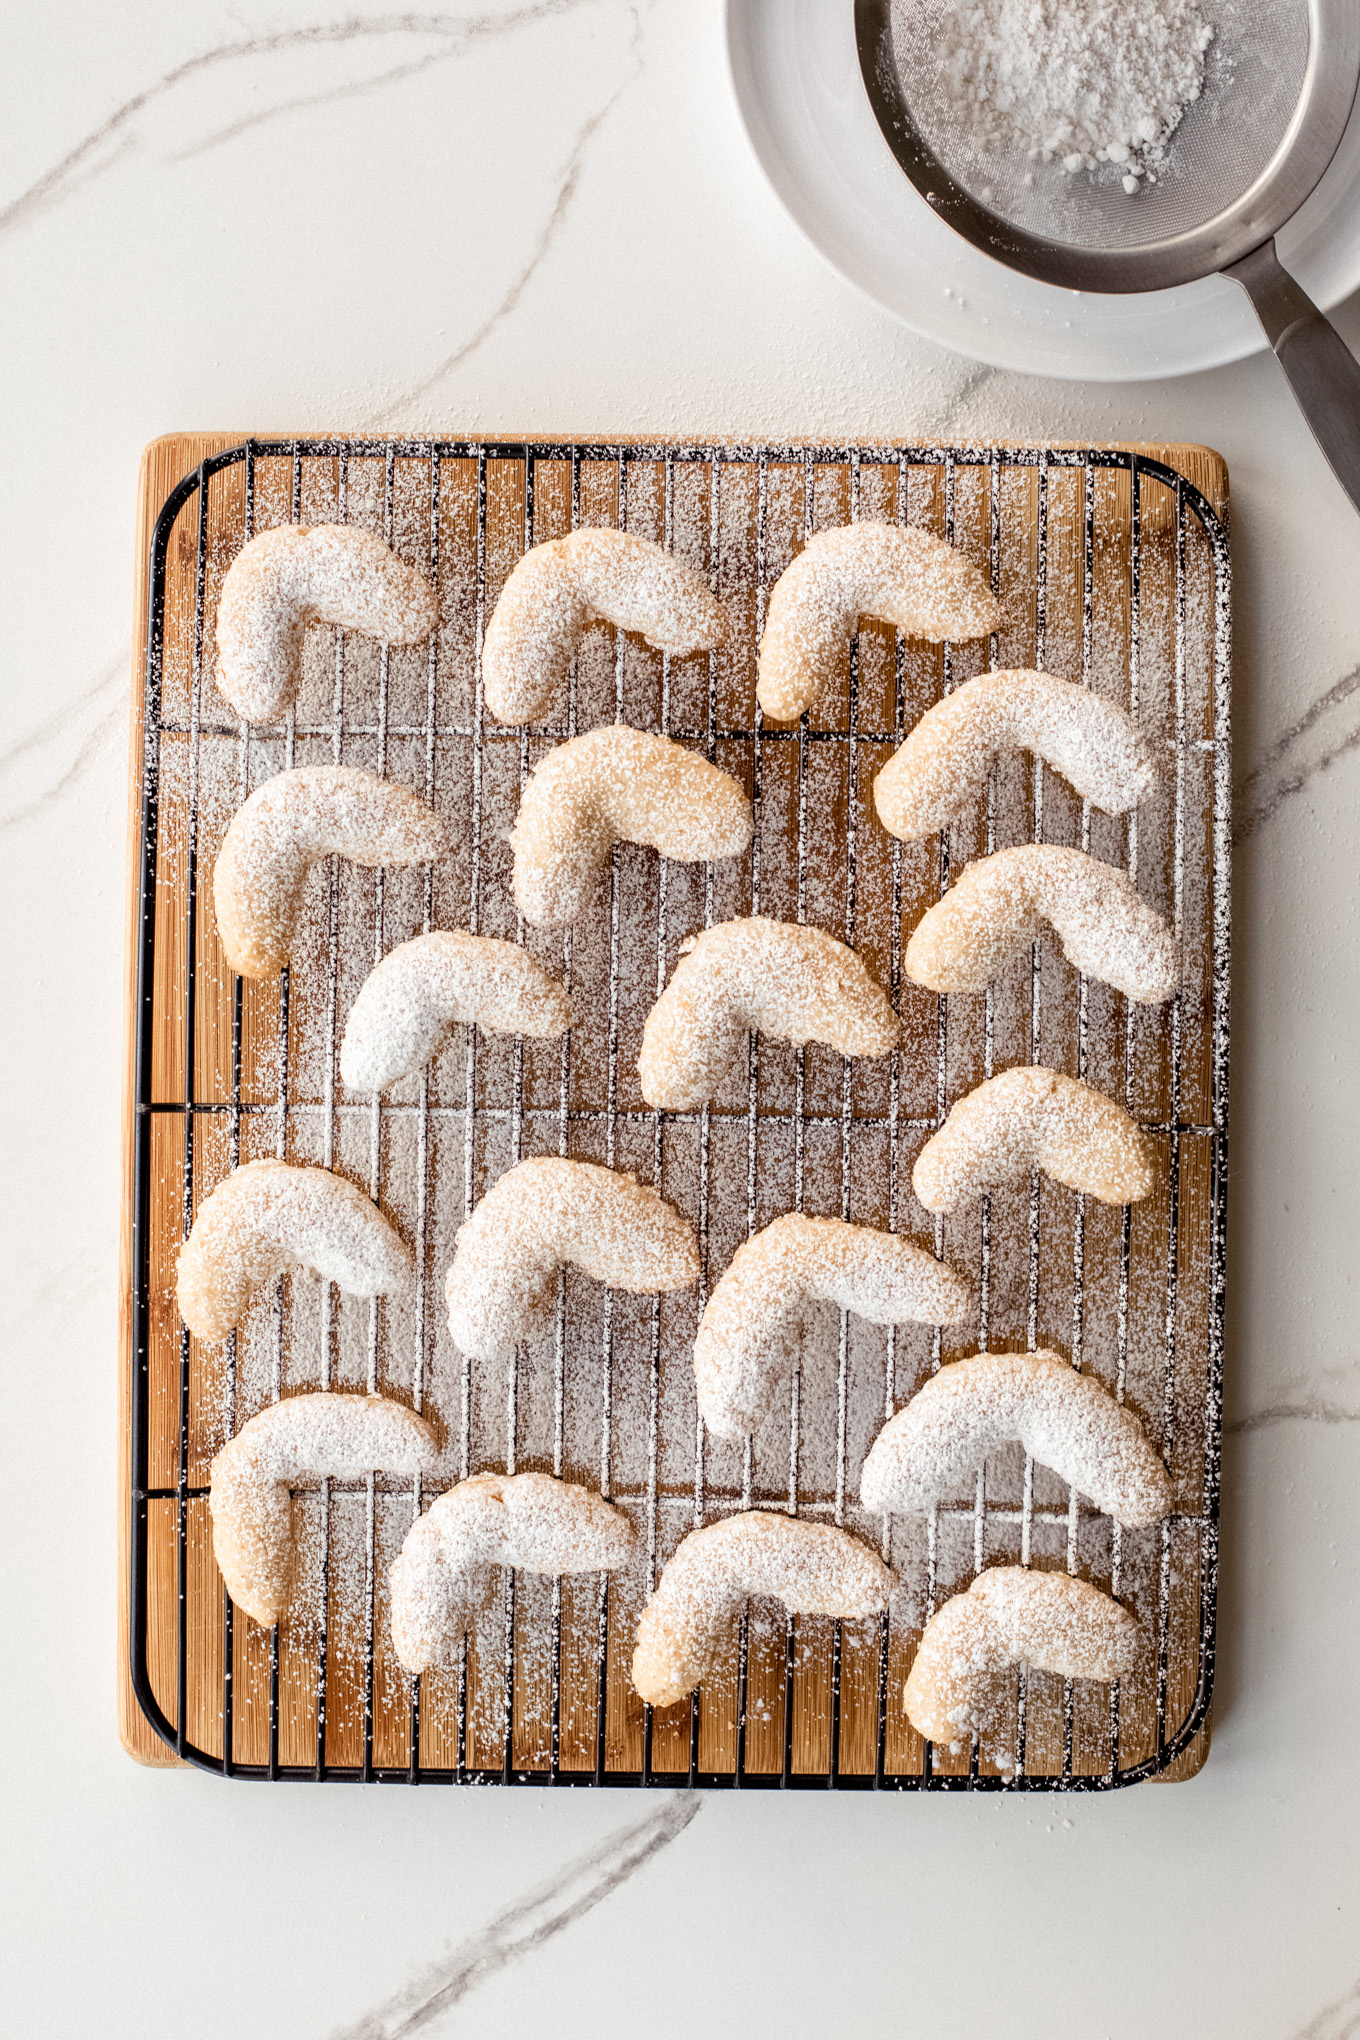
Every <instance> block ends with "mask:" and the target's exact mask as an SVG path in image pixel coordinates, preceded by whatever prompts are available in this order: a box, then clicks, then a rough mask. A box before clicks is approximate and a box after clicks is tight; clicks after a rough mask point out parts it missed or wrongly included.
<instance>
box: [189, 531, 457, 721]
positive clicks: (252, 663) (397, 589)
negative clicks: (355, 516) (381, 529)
mask: <svg viewBox="0 0 1360 2040" xmlns="http://www.w3.org/2000/svg"><path fill="white" fill-rule="evenodd" d="M438 621H439V599H438V597H437V596H436V594H435V592H434V589H433V588H432V587H431V586H430V584H429V582H428V581H426V580H423V579H422V578H421V576H420V575H419V574H418V573H416V571H415V569H414V568H413V567H408V566H406V565H405V564H404V563H403V562H402V561H401V560H399V559H398V558H397V556H396V554H395V553H394V552H393V551H392V549H391V547H390V546H386V545H384V544H383V542H382V540H381V539H380V538H376V537H375V536H374V534H373V533H372V532H371V531H360V530H358V529H357V528H356V527H355V526H353V525H349V524H312V525H307V524H284V525H280V526H279V528H278V529H277V530H275V531H262V532H261V533H260V535H259V537H258V538H252V539H251V541H250V543H249V544H248V545H243V546H242V548H241V550H240V552H239V553H237V555H236V558H235V559H234V560H233V561H232V563H231V565H230V567H229V568H228V569H227V573H226V577H225V579H224V580H223V582H222V593H221V595H220V597H219V598H218V604H217V672H216V680H217V685H218V687H219V689H220V690H221V692H222V693H223V694H224V695H225V696H226V698H227V700H228V701H229V702H230V703H231V705H232V707H233V708H234V709H236V710H237V711H238V713H239V714H240V715H242V716H244V717H245V719H246V721H247V722H277V721H279V719H280V718H281V717H282V716H283V715H284V714H286V712H287V710H288V707H289V705H290V703H291V702H292V700H293V697H294V695H295V694H296V693H297V690H298V682H299V680H300V679H301V677H302V634H303V632H304V631H305V630H306V628H307V625H308V624H309V623H332V624H338V625H339V627H340V628H341V629H342V630H357V631H362V632H363V634H364V635H365V636H366V637H374V638H377V639H378V640H379V641H380V642H381V643H382V644H385V645H418V644H419V643H420V642H421V640H422V639H423V638H427V637H428V636H429V635H430V632H431V631H432V630H433V629H434V627H435V624H436V623H437V622H438Z"/></svg>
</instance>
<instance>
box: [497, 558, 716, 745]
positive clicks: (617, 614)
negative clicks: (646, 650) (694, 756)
mask: <svg viewBox="0 0 1360 2040" xmlns="http://www.w3.org/2000/svg"><path fill="white" fill-rule="evenodd" d="M594 622H601V623H614V624H617V625H618V626H619V628H620V629H621V630H631V631H636V632H638V633H639V635H640V636H642V637H645V638H646V640H647V642H648V643H649V644H653V645H655V646H657V648H658V649H659V650H660V651H663V652H681V653H684V652H698V651H712V650H713V649H714V647H716V646H717V645H720V644H721V643H722V641H723V637H724V635H725V632H726V627H727V626H726V619H725V617H724V615H723V611H722V605H721V603H719V601H718V599H717V597H716V596H714V595H712V594H710V593H709V588H708V583H707V582H706V581H705V580H704V579H703V578H702V576H701V575H699V574H697V573H696V572H695V571H694V568H693V567H691V566H689V565H687V564H686V562H685V561H684V560H682V559H677V558H676V556H675V554H674V553H668V552H666V551H665V550H664V549H663V548H662V547H661V546H659V545H653V544H652V542H651V540H650V539H647V538H635V537H634V535H633V533H632V532H630V531H609V530H597V529H586V530H584V531H573V532H571V533H570V534H569V536H567V537H566V538H553V539H549V540H548V541H547V542H546V544H544V545H535V546H531V547H530V549H529V551H528V552H527V553H525V555H524V557H523V559H522V560H520V561H519V562H518V564H517V565H516V566H515V567H514V569H513V571H512V572H511V575H510V578H509V580H508V581H507V582H506V584H505V586H504V588H502V590H501V593H500V598H499V600H498V601H497V603H496V607H495V609H494V610H493V611H492V613H491V621H490V623H489V624H488V625H487V627H486V643H485V646H484V647H483V651H482V684H483V688H484V692H485V699H486V705H487V707H488V708H489V709H490V711H491V713H492V715H494V716H495V717H496V719H497V721H498V722H504V723H519V722H536V721H540V720H541V719H542V718H543V717H544V716H546V715H548V714H549V713H550V711H551V710H552V709H553V708H554V707H555V706H556V704H557V703H558V701H559V700H561V699H562V698H563V696H564V695H565V693H566V686H567V668H568V666H569V665H570V664H571V661H572V658H573V656H574V655H575V652H576V647H577V645H578V644H579V643H580V640H581V634H582V632H583V631H584V630H585V628H586V626H587V624H590V623H594Z"/></svg>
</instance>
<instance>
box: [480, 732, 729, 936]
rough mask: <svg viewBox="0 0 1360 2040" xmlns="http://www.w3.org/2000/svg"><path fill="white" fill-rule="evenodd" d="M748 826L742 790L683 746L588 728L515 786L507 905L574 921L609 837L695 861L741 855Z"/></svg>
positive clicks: (604, 860) (539, 920)
mask: <svg viewBox="0 0 1360 2040" xmlns="http://www.w3.org/2000/svg"><path fill="white" fill-rule="evenodd" d="M753 827H754V824H753V821H752V818H751V803H750V800H749V799H748V797H747V794H746V790H745V788H744V787H743V786H741V785H740V784H739V783H738V781H737V780H735V779H733V777H732V775H731V774H730V773H728V772H720V771H719V770H718V767H717V766H716V765H710V764H709V762H708V760H707V759H706V758H700V757H699V756H697V754H696V753H695V752H693V751H687V750H686V749H685V747H684V745H683V744H673V743H672V742H671V740H670V738H669V737H658V736H652V735H650V734H648V732H646V731H645V730H633V729H628V728H626V727H625V726H623V725H621V724H614V725H611V726H607V727H605V728H603V729H598V730H589V731H588V732H587V733H586V735H585V736H583V737H573V738H572V739H571V741H570V742H569V743H566V744H559V745H558V746H557V748H556V749H555V750H553V751H549V753H548V755H547V757H546V758H544V759H543V761H542V763H541V764H539V765H538V766H536V767H535V769H534V771H533V773H532V774H531V775H530V779H529V783H528V785H527V786H526V787H525V789H524V798H523V799H522V800H521V802H520V806H519V814H518V816H517V818H516V821H515V826H514V829H513V831H512V833H511V836H510V842H511V845H512V846H513V849H514V852H515V881H514V883H515V904H516V906H517V907H518V908H519V910H520V912H521V913H522V914H523V916H524V918H525V920H526V921H532V922H533V923H534V924H535V925H536V926H542V925H544V924H554V925H560V924H562V923H565V922H568V921H574V920H575V918H576V916H577V915H578V914H579V913H580V911H581V909H582V907H583V906H584V905H585V903H586V901H587V900H588V899H589V897H590V894H591V891H592V889H593V887H594V883H595V880H596V878H597V877H598V875H599V873H600V872H601V871H603V870H604V869H605V868H606V866H607V865H608V863H609V853H610V851H611V850H612V849H613V847H614V845H615V843H645V844H647V845H648V846H649V847H650V848H651V849H653V850H658V851H660V853H661V855H662V856H663V857H673V858H676V859H678V860H679V861H680V862H682V863H686V864H694V863H699V862H703V861H705V860H708V859H711V858H712V859H716V858H722V857H740V856H741V854H742V852H743V851H744V850H746V849H747V848H749V846H750V842H751V834H752V830H753Z"/></svg>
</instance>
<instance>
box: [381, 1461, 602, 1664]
mask: <svg viewBox="0 0 1360 2040" xmlns="http://www.w3.org/2000/svg"><path fill="white" fill-rule="evenodd" d="M632 1548H633V1526H632V1524H631V1523H630V1522H629V1520H628V1518H627V1517H626V1516H625V1515H624V1514H623V1512H622V1511H621V1510H619V1509H615V1508H611V1507H610V1505H609V1503H608V1502H606V1501H604V1500H602V1498H601V1497H600V1496H599V1495H597V1494H592V1492H591V1491H590V1489H589V1488H583V1487H573V1486H572V1485H571V1484H570V1483H569V1482H567V1481H564V1480H554V1479H553V1478H552V1477H551V1475H549V1474H546V1473H517V1474H504V1473H479V1474H475V1475H474V1476H473V1477H472V1479H471V1480H463V1481H459V1483H458V1485H457V1487H452V1488H450V1489H449V1490H448V1492H447V1494H442V1495H440V1496H439V1498H438V1500H437V1501H435V1502H433V1503H431V1505H430V1507H429V1509H428V1510H427V1511H426V1513H425V1514H424V1515H423V1516H421V1517H419V1518H418V1519H417V1521H416V1522H414V1523H413V1524H412V1525H411V1528H410V1530H409V1531H408V1532H407V1535H406V1541H405V1543H404V1544H403V1545H402V1547H401V1550H400V1552H399V1553H398V1555H397V1558H396V1560H395V1561H394V1563H393V1566H392V1574H391V1579H392V1645H393V1648H394V1650H395V1651H396V1654H397V1658H398V1660H399V1662H400V1663H401V1664H403V1665H405V1667H406V1669H407V1671H408V1672H425V1671H430V1670H435V1669H440V1668H444V1667H448V1666H450V1665H453V1664H454V1663H455V1662H456V1660H457V1652H458V1647H459V1645H460V1644H461V1643H462V1640H463V1638H464V1636H465V1635H466V1634H467V1632H468V1630H469V1629H470V1628H471V1627H472V1625H473V1623H474V1621H475V1620H476V1617H477V1613H478V1610H479V1609H480V1608H481V1607H482V1606H483V1604H484V1603H485V1600H486V1597H487V1590H488V1588H489V1587H490V1584H491V1568H492V1567H493V1566H497V1565H510V1566H518V1567H520V1568H521V1569H522V1570H524V1571H526V1572H536V1573H552V1574H554V1575H556V1574H559V1573H580V1572H613V1571H615V1570H616V1569H617V1568H618V1567H619V1566H622V1565H626V1564H627V1562H628V1558H629V1554H630V1553H631V1551H632Z"/></svg>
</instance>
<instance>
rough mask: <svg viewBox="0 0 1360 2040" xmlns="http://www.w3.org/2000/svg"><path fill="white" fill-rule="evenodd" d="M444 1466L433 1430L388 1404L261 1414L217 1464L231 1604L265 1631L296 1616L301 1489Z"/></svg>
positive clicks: (303, 1403) (215, 1504) (217, 1514)
mask: <svg viewBox="0 0 1360 2040" xmlns="http://www.w3.org/2000/svg"><path fill="white" fill-rule="evenodd" d="M436 1456H437V1455H436V1451H435V1442H434V1438H433V1435H432V1434H431V1431H430V1427H429V1425H428V1424H427V1423H425V1422H424V1420H423V1419H422V1418H420V1417H418V1416H417V1415H416V1413H415V1411H414V1410H409V1409H407V1408H406V1406H405V1404H404V1403H397V1402H389V1401H388V1400H387V1399H386V1398H385V1397H383V1396H380V1395H346V1394H342V1393H340V1392H338V1391H336V1392H333V1393H327V1394H325V1395H290V1396H288V1397H286V1398H285V1399H284V1401H282V1402H277V1403H272V1404H271V1405H270V1406H269V1407H268V1408H267V1409H263V1410H261V1411H260V1413H259V1415H258V1416H256V1417H252V1418H251V1419H250V1422H249V1423H248V1424H243V1425H242V1426H241V1429H240V1430H239V1431H238V1432H237V1434H236V1436H235V1437H234V1438H233V1439H232V1440H231V1443H230V1444H228V1445H224V1446H223V1448H222V1450H221V1451H220V1452H219V1453H218V1455H217V1457H216V1458H215V1459H214V1460H213V1463H212V1474H211V1481H212V1485H211V1488H210V1490H209V1494H208V1507H209V1509H210V1510H211V1512H212V1526H213V1556H214V1557H215V1558H216V1560H217V1564H218V1568H219V1570H220V1571H221V1574H222V1578H223V1579H224V1580H225V1582H226V1586H227V1592H228V1593H229V1594H230V1595H231V1598H232V1600H233V1601H235V1602H236V1604H237V1606H238V1607H240V1608H244V1609H245V1611H246V1613H247V1614H248V1615H253V1616H254V1618H255V1620H256V1621H257V1622H259V1623H262V1624H263V1625H264V1627H265V1628H266V1629H269V1628H272V1626H273V1625H274V1623H276V1622H277V1621H278V1619H279V1617H280V1616H281V1615H282V1613H283V1611H284V1609H285V1608H286V1607H287V1605H288V1595H289V1590H290V1586H291V1582H292V1573H293V1549H294V1547H293V1529H292V1510H291V1506H290V1500H289V1489H290V1487H292V1486H294V1485H295V1484H296V1483H297V1482H298V1481H299V1480H301V1479H303V1478H304V1477H305V1476H311V1477H312V1478H314V1479H318V1480H321V1479H329V1480H357V1479H360V1478H361V1477H362V1476H363V1475H365V1474H368V1473H373V1472H377V1473H393V1474H408V1475H415V1474H418V1473H426V1472H428V1471H429V1470H430V1469H431V1468H432V1467H433V1465H434V1463H435V1459H436Z"/></svg>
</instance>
